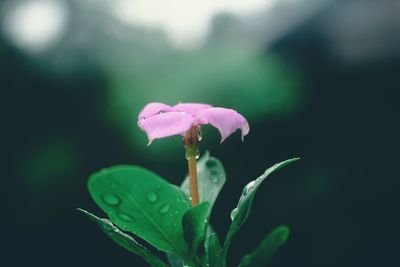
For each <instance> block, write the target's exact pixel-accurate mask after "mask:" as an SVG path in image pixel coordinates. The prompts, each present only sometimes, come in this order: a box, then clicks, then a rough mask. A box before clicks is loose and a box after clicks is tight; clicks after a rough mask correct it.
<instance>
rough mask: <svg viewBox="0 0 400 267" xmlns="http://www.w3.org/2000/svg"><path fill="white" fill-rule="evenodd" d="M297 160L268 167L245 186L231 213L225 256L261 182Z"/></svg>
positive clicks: (244, 219) (247, 214)
mask: <svg viewBox="0 0 400 267" xmlns="http://www.w3.org/2000/svg"><path fill="white" fill-rule="evenodd" d="M297 160H299V158H293V159H289V160H286V161H283V162H280V163H277V164H275V165H274V166H272V167H270V168H269V169H267V170H266V171H265V172H264V174H263V175H261V176H260V177H258V178H257V179H256V180H254V181H251V182H250V183H248V184H247V185H246V186H245V187H244V189H243V192H242V195H241V196H240V199H239V202H238V205H237V207H236V208H235V209H233V210H232V213H231V219H232V223H231V226H230V228H229V231H228V234H227V236H226V239H225V243H224V249H223V252H224V257H226V254H227V252H228V249H229V246H230V243H231V241H232V238H233V236H234V235H235V234H236V233H237V231H238V230H239V229H240V227H241V226H242V225H243V223H244V222H245V221H246V219H247V217H248V216H249V214H250V211H251V205H252V203H253V199H254V195H255V193H256V191H257V189H258V187H259V186H260V185H261V183H262V182H264V181H265V179H266V178H267V177H268V176H269V175H270V174H271V173H273V172H274V171H277V170H279V169H281V168H283V167H285V166H287V165H289V164H290V163H293V162H295V161H297Z"/></svg>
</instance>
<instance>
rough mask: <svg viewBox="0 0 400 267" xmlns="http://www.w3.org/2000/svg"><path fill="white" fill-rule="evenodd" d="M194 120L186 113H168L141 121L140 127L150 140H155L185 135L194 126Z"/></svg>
mask: <svg viewBox="0 0 400 267" xmlns="http://www.w3.org/2000/svg"><path fill="white" fill-rule="evenodd" d="M193 122H194V118H193V116H192V115H190V114H187V113H185V112H176V111H171V112H166V113H161V114H157V115H154V116H151V117H149V118H146V119H142V120H141V121H139V123H138V124H139V127H140V128H141V129H142V130H144V131H145V132H146V134H147V137H148V139H149V144H151V142H153V140H155V139H158V138H163V137H167V136H171V135H177V134H183V133H185V132H186V131H187V130H189V128H190V127H191V126H192V124H193Z"/></svg>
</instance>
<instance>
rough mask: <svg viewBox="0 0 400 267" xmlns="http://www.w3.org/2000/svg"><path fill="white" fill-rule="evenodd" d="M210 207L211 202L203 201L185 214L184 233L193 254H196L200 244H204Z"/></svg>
mask: <svg viewBox="0 0 400 267" xmlns="http://www.w3.org/2000/svg"><path fill="white" fill-rule="evenodd" d="M209 207H210V204H209V203H208V202H203V203H201V204H199V205H197V206H194V207H192V208H191V209H190V210H188V211H187V212H186V213H185V215H184V216H183V220H182V224H183V234H184V238H185V240H186V242H187V244H188V246H189V250H190V252H191V253H190V255H191V256H194V255H195V253H196V252H197V249H198V248H199V245H201V244H204V239H205V235H206V230H207V225H208V214H209V213H208V211H209Z"/></svg>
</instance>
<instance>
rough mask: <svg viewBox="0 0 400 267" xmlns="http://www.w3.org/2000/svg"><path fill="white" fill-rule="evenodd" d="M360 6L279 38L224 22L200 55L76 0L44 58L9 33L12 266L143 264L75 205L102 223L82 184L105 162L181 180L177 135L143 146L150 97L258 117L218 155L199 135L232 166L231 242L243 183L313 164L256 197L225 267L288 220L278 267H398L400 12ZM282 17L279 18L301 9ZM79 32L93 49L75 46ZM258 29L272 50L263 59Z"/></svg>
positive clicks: (317, 16) (6, 81) (213, 142)
mask: <svg viewBox="0 0 400 267" xmlns="http://www.w3.org/2000/svg"><path fill="white" fill-rule="evenodd" d="M351 2H352V3H351V4H349V3H347V2H346V1H333V2H332V3H331V5H329V6H328V7H326V8H324V9H323V10H322V11H318V12H315V13H313V14H312V15H310V16H308V17H307V19H305V20H303V21H301V22H298V23H294V24H293V27H291V29H290V30H287V31H285V34H283V35H281V36H279V37H275V38H274V39H273V41H269V42H267V41H266V40H267V39H268V38H265V40H264V38H262V37H263V31H260V29H262V28H263V27H262V25H261V26H260V27H259V28H258V30H255V31H254V32H251V29H252V28H251V27H249V26H248V25H247V26H243V25H242V22H241V21H240V19H239V18H236V17H234V16H233V15H229V14H221V15H219V16H216V17H215V19H214V20H213V27H212V30H211V33H210V35H209V38H208V41H207V42H206V44H204V46H202V47H201V48H199V49H197V50H194V51H180V50H178V49H173V48H171V47H170V46H169V44H168V43H167V42H166V41H165V38H164V36H163V35H162V33H160V32H151V31H150V33H151V34H149V33H148V32H146V31H145V30H142V29H128V28H124V27H125V26H122V25H119V24H117V23H116V22H115V21H114V22H113V21H112V20H110V19H109V18H108V17H107V16H106V15H105V14H103V13H102V16H100V15H99V16H97V17H96V16H93V15H95V14H97V15H98V14H100V13H96V12H100V11H99V10H98V7H96V6H93V7H91V8H89V9H83V8H81V7H80V6H79V4H78V3H79V2H77V1H68V5H69V8H71V10H72V11H73V12H71V14H73V16H74V19H73V20H71V22H70V25H69V28H68V32H67V34H66V35H65V36H64V37H63V39H62V40H61V41H60V42H59V44H58V45H56V46H55V47H53V48H52V49H49V50H48V51H46V52H42V53H39V54H33V55H32V54H29V53H26V52H24V51H23V50H21V49H19V48H17V47H15V46H13V44H12V42H11V41H10V40H9V39H8V38H7V36H6V35H2V36H1V37H0V87H1V88H2V90H1V91H2V97H1V98H0V99H1V104H0V109H1V112H0V114H1V117H2V119H1V139H0V142H1V143H0V145H1V146H0V147H1V151H2V153H1V158H0V159H1V163H2V174H1V183H2V185H1V187H0V188H1V191H2V194H1V195H2V198H1V199H2V202H1V203H2V215H1V228H2V229H3V232H2V238H1V240H2V241H1V242H2V244H3V245H2V247H3V248H2V253H1V254H2V261H3V262H5V263H6V264H5V265H4V266H26V265H31V266H39V265H40V266H85V265H86V266H144V262H143V261H142V260H141V259H139V258H138V257H136V256H134V255H130V254H129V253H128V252H126V251H124V250H123V249H122V248H120V247H118V246H117V245H115V244H114V243H113V242H112V241H111V240H108V238H107V237H106V236H105V235H104V234H102V233H101V231H99V230H98V229H97V228H96V225H94V224H93V223H91V222H90V221H88V220H87V219H86V218H84V217H83V216H82V215H81V214H79V213H78V212H76V211H75V208H77V207H82V208H85V209H87V210H89V211H93V212H94V213H96V214H98V215H103V214H102V213H101V211H100V210H99V208H97V207H96V206H95V204H94V203H93V201H92V200H91V199H90V196H89V194H88V191H87V189H86V181H87V177H88V176H89V175H90V174H91V173H92V172H94V171H96V170H98V169H100V168H103V167H108V166H112V165H115V164H135V165H142V166H144V167H146V168H149V169H151V170H153V171H155V172H156V173H158V174H160V175H161V176H163V177H165V178H166V179H168V180H169V181H171V182H172V183H175V184H179V183H180V182H181V181H182V179H183V177H184V176H185V172H186V162H185V160H184V151H183V148H181V143H180V139H179V137H173V138H169V139H163V140H159V141H155V142H154V144H152V145H151V146H149V147H146V138H145V135H144V133H142V132H140V130H139V129H138V128H137V127H136V116H137V113H138V112H139V110H140V109H141V107H142V106H143V105H144V104H146V103H147V102H150V101H161V102H166V103H169V104H174V103H176V102H179V101H182V102H185V101H192V102H208V103H211V104H214V105H217V106H226V107H232V108H235V109H237V110H238V111H239V112H241V113H243V114H244V115H245V116H246V117H247V118H248V120H249V123H250V127H251V131H250V134H249V135H248V137H246V139H245V142H244V143H242V142H241V141H240V138H239V134H235V135H234V136H232V137H231V138H229V139H228V140H226V141H225V142H224V143H223V144H222V145H220V144H219V139H218V138H219V136H218V133H217V131H216V130H214V129H211V128H207V129H205V131H204V141H203V142H202V145H201V147H202V151H205V150H209V151H210V153H211V155H213V156H215V157H217V158H219V159H220V160H221V161H222V162H223V163H224V165H225V168H226V173H227V178H228V181H227V184H226V185H225V187H224V189H223V191H222V193H221V195H220V197H219V199H218V201H217V203H216V205H215V208H214V213H213V218H212V224H213V225H214V226H215V229H216V231H217V232H218V233H219V235H220V237H224V236H225V234H226V231H227V227H228V224H229V223H230V219H229V214H230V211H231V210H232V209H233V208H234V207H235V205H236V202H237V200H238V198H239V195H240V193H241V190H242V188H243V186H244V185H245V184H247V183H248V182H249V181H250V180H252V179H253V178H256V177H257V176H258V175H260V174H261V173H262V172H263V171H264V170H265V169H266V168H267V167H269V166H270V165H272V164H273V163H275V162H278V161H281V160H285V159H288V158H291V157H295V156H299V157H301V158H302V160H301V161H300V162H298V163H296V164H294V165H292V166H290V167H288V168H287V169H285V170H282V171H280V172H278V173H276V174H274V175H273V176H272V177H271V179H270V180H269V181H268V182H267V183H266V184H265V185H263V186H262V187H261V189H260V191H259V192H258V194H257V197H256V199H255V205H254V209H253V212H252V214H251V216H250V218H249V220H248V222H247V224H246V225H245V226H244V227H243V228H242V230H241V231H240V232H239V234H238V235H237V237H236V238H235V239H234V243H233V245H232V251H231V253H230V256H229V261H228V262H229V266H235V264H237V263H238V261H239V260H240V256H241V255H243V254H244V253H247V252H249V251H250V250H252V249H253V248H254V247H255V246H256V244H257V243H258V242H259V241H260V240H261V238H262V237H263V236H264V235H265V234H266V233H267V232H269V230H271V229H272V227H274V226H276V225H278V224H282V223H285V224H288V225H289V226H290V228H291V236H290V238H289V241H288V243H287V244H286V245H285V246H284V247H283V248H282V249H281V250H280V251H279V252H278V254H277V255H276V257H275V258H274V259H273V261H272V263H271V266H276V267H277V266H307V267H319V266H328V267H329V266H332V267H347V266H397V265H398V264H399V260H398V256H397V253H398V249H399V241H398V240H399V230H398V225H399V222H400V221H399V215H398V214H399V198H398V194H399V193H398V190H399V185H400V182H399V174H398V161H399V156H398V151H399V136H400V133H399V132H400V131H399V129H400V128H399V119H398V118H399V115H400V113H399V103H398V102H399V96H400V94H399V89H400V87H399V84H400V83H399V82H400V79H399V70H400V40H399V36H400V22H399V19H398V17H399V16H398V14H399V12H400V7H399V5H398V4H396V1H379V3H378V2H374V1H351ZM352 5H353V6H352ZM354 5H355V6H354ZM86 8H87V7H86ZM285 8H286V9H288V10H290V7H280V8H279V7H278V8H277V11H280V12H282V13H281V14H286V16H289V15H288V14H292V13H290V12H288V13H285V10H286V9H285ZM349 10H352V12H350V11H349ZM291 11H292V12H295V10H291ZM85 12H86V13H85ZM396 12H397V13H396ZM2 14H3V15H4V12H3V13H2ZM396 14H397V15H396ZM82 17H85V18H92V19H87V20H80V19H79V18H82ZM101 18H102V19H101ZM110 21H111V22H110ZM371 21H372V22H371ZM101 23H104V24H106V25H112V27H114V28H113V29H114V30H118V29H119V30H120V31H121V32H122V33H123V34H126V35H127V36H128V38H127V39H128V40H124V41H121V40H119V39H114V38H112V36H111V37H110V36H109V35H107V34H106V33H104V32H103V31H102V29H104V28H103V27H101V25H103V24H101ZM110 23H111V24H110ZM112 23H114V24H112ZM363 23H365V24H367V23H369V24H368V25H366V26H365V25H364V27H362V26H363ZM374 23H375V24H374ZM96 25H97V27H95V26H96ZM279 25H280V24H279V23H277V24H276V25H275V26H274V27H275V28H279ZM338 25H339V26H338ZM354 25H358V26H354ZM242 26H243V27H242ZM371 26H374V27H371ZM246 27H247V28H246ZM335 27H336V28H335ZM365 28H367V29H368V30H365ZM332 29H334V30H332ZM79 32H80V33H82V32H83V33H84V34H86V35H85V36H86V37H87V39H85V41H84V42H83V43H80V44H79V45H76V43H74V42H73V39H74V37H76V35H78V33H79ZM249 32H250V33H249ZM248 33H249V34H248ZM264 33H265V32H264ZM247 34H248V35H247ZM252 34H255V35H256V36H257V37H260V38H255V39H257V40H258V41H260V40H261V44H263V42H264V41H265V44H264V45H262V46H261V49H255V48H254V46H253V45H252V42H251V40H253V39H251V38H253V37H254V36H253V35H252ZM149 35H150V37H149ZM153 35H154V36H153ZM143 36H145V37H146V38H145V37H143ZM251 36H253V37H251ZM143 40H146V41H143ZM249 40H250V41H249ZM263 40H264V41H263ZM149 43H150V44H151V43H153V44H156V45H155V46H154V47H149Z"/></svg>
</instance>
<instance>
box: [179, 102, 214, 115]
mask: <svg viewBox="0 0 400 267" xmlns="http://www.w3.org/2000/svg"><path fill="white" fill-rule="evenodd" d="M211 107H212V106H211V105H208V104H201V103H179V104H178V105H175V106H173V107H172V110H174V111H184V112H186V113H189V114H192V115H197V114H198V113H199V112H200V111H201V110H203V109H207V108H211Z"/></svg>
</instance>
